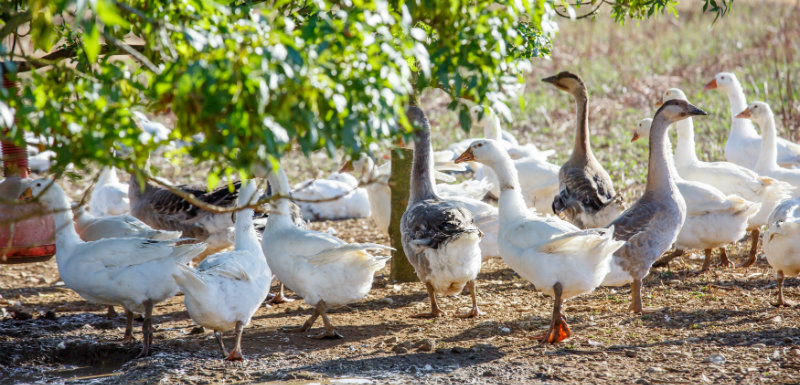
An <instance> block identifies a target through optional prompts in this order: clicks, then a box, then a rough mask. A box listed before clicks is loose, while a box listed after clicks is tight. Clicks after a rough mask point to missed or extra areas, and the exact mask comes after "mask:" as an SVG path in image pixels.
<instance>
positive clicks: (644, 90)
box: [0, 1, 800, 384]
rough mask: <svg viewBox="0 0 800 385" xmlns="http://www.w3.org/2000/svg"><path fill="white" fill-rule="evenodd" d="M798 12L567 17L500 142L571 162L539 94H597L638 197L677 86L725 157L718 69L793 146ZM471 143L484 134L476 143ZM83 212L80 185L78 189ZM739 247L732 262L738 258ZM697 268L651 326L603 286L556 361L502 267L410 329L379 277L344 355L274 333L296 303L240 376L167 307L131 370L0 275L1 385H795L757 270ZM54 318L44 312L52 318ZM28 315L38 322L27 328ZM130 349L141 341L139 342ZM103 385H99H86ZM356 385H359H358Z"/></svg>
mask: <svg viewBox="0 0 800 385" xmlns="http://www.w3.org/2000/svg"><path fill="white" fill-rule="evenodd" d="M799 4H800V2H775V3H761V2H743V1H737V2H736V3H735V6H734V9H733V11H732V13H731V14H730V15H729V16H727V17H725V18H723V19H720V20H719V21H717V23H716V24H712V17H710V16H708V15H702V14H701V13H700V12H699V5H698V3H694V2H693V3H691V4H685V5H684V6H683V7H682V11H681V13H680V17H679V18H678V19H674V18H672V17H671V16H659V17H657V18H656V19H654V20H649V21H644V22H641V23H638V24H637V23H634V22H629V23H627V24H626V25H624V26H619V25H617V24H615V23H614V22H613V21H612V20H610V19H608V17H607V16H606V15H599V16H598V17H597V19H596V20H594V21H589V20H580V21H568V20H561V21H560V27H561V32H560V33H559V35H558V36H557V38H556V40H555V44H554V48H553V56H552V58H551V59H548V60H537V61H536V62H535V63H534V70H533V72H532V73H531V74H530V75H529V76H528V82H527V86H526V89H525V93H524V96H523V99H524V105H522V106H519V105H517V106H514V107H512V111H513V113H514V122H513V123H511V124H510V125H509V127H508V129H509V130H510V131H512V132H513V133H514V134H515V135H517V138H518V139H519V140H520V142H523V143H524V142H533V143H536V144H537V145H538V146H539V147H540V148H542V149H551V148H552V149H555V150H556V155H555V156H554V157H553V158H551V160H552V161H553V162H554V163H557V164H560V163H561V162H562V161H563V160H564V159H566V157H568V156H569V151H570V148H571V143H572V139H573V130H574V105H573V102H572V100H571V99H570V98H569V96H568V95H566V94H564V93H562V92H560V91H557V90H555V89H554V88H552V87H550V86H548V85H546V84H543V83H541V82H540V81H539V79H540V78H542V77H544V76H548V75H551V74H553V73H555V72H558V71H560V70H564V69H568V70H571V71H573V72H576V73H578V74H580V75H581V76H582V77H583V78H584V80H585V82H586V84H587V85H588V87H589V90H590V97H591V99H590V126H591V131H592V135H593V139H592V144H593V146H594V151H595V154H596V155H597V156H598V158H599V159H600V161H601V162H602V163H603V165H604V166H605V167H606V168H607V169H608V171H609V173H610V174H611V175H612V178H613V179H614V182H615V183H616V184H617V186H619V187H620V189H621V190H622V191H623V193H624V196H625V198H626V200H627V201H628V202H630V201H632V200H633V199H634V198H635V197H636V196H637V195H638V194H639V193H640V192H641V190H642V184H643V181H644V178H645V175H646V166H645V165H646V147H647V146H646V143H639V142H637V143H633V144H631V143H630V142H629V139H630V135H631V129H632V127H633V126H634V125H635V124H636V122H638V121H639V120H640V119H642V118H645V117H652V114H653V113H654V111H655V107H654V103H655V102H656V101H657V100H658V98H659V97H660V95H661V93H662V92H663V91H664V90H665V89H666V88H669V87H680V88H682V89H683V90H684V91H685V92H686V94H687V95H688V96H689V98H690V100H691V102H693V103H695V104H696V105H698V106H700V107H702V108H703V109H705V110H706V111H708V112H709V113H710V115H709V116H707V117H703V118H699V119H695V130H696V133H697V143H698V147H699V155H700V157H701V158H704V159H721V158H722V148H723V146H724V138H725V137H726V136H727V129H728V128H729V125H730V114H729V109H728V101H727V98H726V97H725V95H724V94H722V93H720V92H705V91H702V86H703V85H704V84H705V83H706V82H708V81H709V80H710V79H711V77H712V76H713V75H714V74H715V73H717V72H719V71H723V70H724V71H731V72H734V73H736V75H737V76H738V77H739V79H740V80H741V81H742V82H743V83H744V86H745V92H746V94H747V96H748V100H750V101H754V100H765V101H767V102H769V103H770V104H771V105H772V107H773V109H774V110H775V111H776V114H777V115H778V116H777V124H778V127H779V130H780V134H781V135H782V136H784V137H790V138H793V139H795V140H797V139H798V135H800V133H798V130H800V126H799V125H800V82H798V80H797V79H798V77H800V60H798V53H800V23H798V20H800V5H799ZM423 102H424V103H423V107H424V108H425V110H426V111H427V112H428V114H429V116H430V118H431V121H432V126H433V129H434V139H435V142H436V146H437V147H444V146H446V144H448V143H452V142H453V141H455V140H458V139H461V138H464V137H466V134H465V133H464V132H463V131H462V130H461V129H460V128H459V127H458V123H457V122H458V120H457V118H456V116H455V115H454V114H453V113H452V112H450V111H448V110H447V109H446V105H447V103H448V102H449V101H448V100H446V99H444V98H443V97H442V96H441V94H440V93H437V92H429V93H426V95H425V97H424V98H423ZM475 135H479V134H477V133H476V134H475ZM312 160H313V162H309V161H307V160H305V159H304V158H302V157H300V156H299V154H295V155H294V156H291V157H289V158H288V159H286V162H285V163H284V165H285V167H286V169H287V170H288V171H289V172H290V177H291V178H292V181H293V182H298V181H300V180H302V179H305V178H308V177H314V176H316V177H320V176H325V175H326V174H327V173H329V172H330V171H333V170H335V169H336V164H338V162H339V160H338V159H337V160H329V159H328V158H327V157H326V156H323V155H318V154H315V155H313V156H312ZM164 167H165V170H164V171H165V172H164V176H166V177H168V178H171V179H172V180H174V181H176V182H181V183H184V182H203V181H204V180H205V177H204V175H203V174H202V167H197V166H189V165H186V166H184V167H182V168H175V167H171V166H170V167H168V166H166V165H165V166H164ZM71 186H72V188H71V189H70V193H71V194H72V195H73V196H74V197H76V198H77V197H78V196H79V195H80V194H81V193H82V189H83V188H84V187H85V183H84V184H81V182H80V181H76V183H74V184H72V185H71ZM313 226H314V227H315V228H317V229H321V230H330V231H334V232H336V233H337V235H339V236H341V237H342V238H344V239H346V240H350V241H353V240H358V241H374V242H383V243H386V242H388V240H387V239H386V238H385V237H383V236H382V235H381V234H379V233H377V232H375V231H373V230H372V229H373V227H374V226H373V225H372V224H371V222H370V221H369V220H348V221H339V222H321V223H315V224H313ZM745 246H746V244H745V243H739V244H737V245H733V246H731V247H730V248H729V255H731V257H732V258H733V259H734V260H736V261H741V260H742V258H743V257H744V255H745V249H746V248H745ZM700 263H701V260H700V259H699V255H694V256H690V257H685V258H684V259H683V260H679V261H675V262H673V264H672V265H671V266H670V269H662V270H655V271H653V273H652V274H651V275H650V277H649V278H648V279H647V280H646V282H645V289H644V290H645V298H644V301H645V305H646V306H654V307H658V308H661V310H660V311H659V312H657V313H655V314H652V315H645V316H632V315H629V314H627V313H626V312H625V310H626V309H627V307H628V302H629V298H630V294H629V289H628V288H627V287H622V288H601V289H598V290H596V291H595V292H594V293H592V294H590V295H586V296H582V297H579V298H576V299H573V300H570V301H568V302H567V303H566V316H567V319H568V321H569V322H570V325H571V327H572V330H573V333H574V337H573V338H571V339H569V340H567V341H566V342H565V343H562V344H559V345H556V346H540V345H539V344H538V343H536V342H534V341H530V340H529V339H528V337H529V336H531V335H534V334H538V333H541V332H543V331H544V329H545V327H546V325H547V323H548V322H549V317H550V311H551V306H552V301H551V299H550V298H549V297H547V296H545V295H542V294H540V293H538V292H536V291H535V290H534V288H533V287H532V285H531V284H530V283H528V282H526V281H524V280H522V279H520V278H519V277H518V276H517V275H516V274H514V273H513V271H511V270H509V269H508V268H507V267H506V266H505V265H504V264H503V263H502V261H501V260H490V261H488V262H486V263H485V264H484V269H483V272H482V274H481V276H480V277H479V280H480V281H479V290H480V299H479V300H480V303H481V306H482V309H483V310H484V311H485V312H486V315H485V316H483V317H481V318H478V319H475V320H461V319H453V318H444V319H439V320H434V321H425V320H417V319H411V318H409V316H410V315H411V314H413V313H416V312H418V311H421V310H422V309H424V308H426V306H428V303H427V296H426V295H425V293H424V289H423V287H422V285H421V284H419V283H410V284H393V283H391V282H389V281H388V279H387V278H386V275H387V274H388V270H384V271H382V272H381V273H382V274H381V275H379V276H378V277H377V278H376V281H375V285H374V287H375V289H374V290H373V291H372V292H371V294H370V295H369V297H368V298H366V299H365V300H364V301H362V302H360V303H357V304H354V305H352V306H349V307H346V308H342V309H338V310H336V311H334V312H333V314H332V317H331V318H332V322H334V324H335V325H337V326H338V327H339V328H340V331H341V332H342V334H344V335H345V337H346V338H345V339H344V340H337V341H316V340H309V339H307V338H305V337H303V336H301V335H288V334H285V333H282V332H280V331H278V330H277V328H278V327H280V326H284V325H294V324H299V323H301V322H302V321H303V320H304V319H305V317H307V315H308V314H309V307H308V306H307V305H305V304H302V303H300V302H299V301H296V302H292V303H289V304H284V305H278V306H276V307H272V308H262V309H261V310H259V312H258V313H257V314H256V316H255V317H254V320H253V323H252V324H251V326H250V327H249V328H248V329H246V330H245V337H244V339H245V342H244V343H245V346H244V353H245V355H246V356H247V358H248V360H247V361H245V362H243V363H239V364H230V363H225V362H222V361H221V360H220V359H219V357H218V352H217V348H216V344H215V343H214V341H213V338H212V336H211V333H210V331H207V330H206V331H205V332H200V333H199V334H193V333H194V332H193V329H194V325H193V324H192V322H191V320H190V319H189V318H188V316H187V314H186V312H185V310H184V308H183V303H182V301H183V298H182V297H176V298H174V299H172V300H171V301H170V302H168V303H167V304H164V305H161V306H158V307H157V308H156V310H155V315H156V323H157V324H159V329H158V331H157V332H156V341H155V346H154V349H155V354H154V355H153V356H152V357H149V358H146V359H141V360H132V357H134V356H135V355H136V353H137V349H138V345H120V344H118V343H116V342H113V340H114V339H116V338H119V337H121V335H122V328H124V319H123V318H121V317H119V318H115V319H112V320H107V319H105V318H104V317H103V316H102V314H103V313H104V309H103V308H102V307H100V306H94V305H89V304H87V303H86V302H85V301H83V300H82V299H80V298H79V297H78V296H77V295H75V294H74V293H73V292H71V291H70V290H68V289H65V288H64V287H63V286H62V285H60V284H59V282H58V276H57V268H56V266H55V261H50V262H48V263H44V264H37V265H24V266H23V265H19V266H5V265H0V296H2V297H0V307H2V308H3V309H5V310H4V311H2V312H0V384H12V383H20V382H36V381H40V382H59V381H63V379H69V378H73V379H74V378H75V377H79V378H78V379H77V380H75V381H74V382H70V383H87V384H88V383H97V384H130V383H140V384H145V383H148V384H149V383H156V382H163V383H191V384H209V383H223V382H224V383H242V382H271V381H275V382H279V383H284V382H286V381H289V383H293V384H294V383H297V384H299V383H308V382H309V381H316V382H326V381H328V380H327V379H329V378H332V377H344V378H348V379H351V380H352V381H351V383H373V382H374V383H398V384H407V383H436V384H440V383H441V384H449V383H459V384H460V383H498V384H538V383H602V384H618V383H638V384H656V383H687V384H688V383H691V384H696V383H743V384H744V383H746V384H755V383H764V384H767V383H769V384H776V383H798V382H800V349H798V347H797V346H798V344H799V343H800V329H799V328H800V314H799V313H798V310H797V309H796V308H792V309H786V308H782V309H775V308H773V307H772V306H771V305H770V304H769V302H770V301H772V300H774V296H775V283H774V279H773V275H772V272H771V270H770V269H769V266H768V265H767V264H766V262H765V261H764V260H763V259H759V261H758V262H757V264H756V265H755V266H754V267H752V268H749V269H741V268H731V267H717V268H714V269H712V272H711V273H710V274H707V275H701V276H693V275H691V274H689V273H690V271H692V270H696V269H698V268H699V267H700ZM786 287H787V289H786V290H787V296H788V298H789V299H794V300H798V299H800V293H798V290H800V288H798V280H797V279H796V278H793V279H790V280H787V282H786ZM468 301H469V300H468V297H466V296H459V297H454V298H447V299H445V300H444V301H443V308H444V309H445V310H446V311H448V312H449V313H450V314H452V313H454V312H456V311H459V312H460V311H464V310H466V309H467V306H468ZM48 311H49V312H52V313H48ZM29 316H30V317H32V318H33V319H26V318H29ZM135 327H137V329H136V332H135V335H136V336H137V338H140V334H139V329H138V328H139V327H140V324H138V323H137V324H136V325H135ZM96 376H99V377H96ZM358 381H361V382H358Z"/></svg>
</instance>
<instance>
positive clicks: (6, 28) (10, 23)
mask: <svg viewBox="0 0 800 385" xmlns="http://www.w3.org/2000/svg"><path fill="white" fill-rule="evenodd" d="M29 21H31V13H30V11H23V12H20V13H17V14H15V15H12V16H11V17H10V18H8V20H6V21H5V22H6V24H5V25H3V28H0V40H2V39H5V38H6V36H8V35H10V34H12V33H14V31H16V30H17V28H18V27H19V26H20V25H22V24H25V23H27V22H29Z"/></svg>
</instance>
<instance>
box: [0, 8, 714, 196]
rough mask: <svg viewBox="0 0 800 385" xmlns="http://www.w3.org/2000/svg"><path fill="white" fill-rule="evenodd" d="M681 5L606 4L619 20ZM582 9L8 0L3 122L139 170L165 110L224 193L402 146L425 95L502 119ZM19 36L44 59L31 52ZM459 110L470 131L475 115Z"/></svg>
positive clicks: (81, 156) (65, 159)
mask: <svg viewBox="0 0 800 385" xmlns="http://www.w3.org/2000/svg"><path fill="white" fill-rule="evenodd" d="M711 2H712V3H713V4H714V6H716V4H718V3H719V2H714V1H713V0H712V1H711ZM675 3H676V2H675V1H672V0H650V1H648V0H644V1H637V2H632V1H617V2H613V3H609V4H611V5H610V7H611V10H612V15H613V16H614V17H616V18H618V19H620V20H624V19H625V18H641V17H645V16H650V15H652V14H653V12H654V11H653V10H654V9H655V10H656V11H658V10H661V12H663V10H664V9H665V7H666V8H669V7H672V8H674V6H675ZM722 4H724V7H723V8H722V9H724V10H727V9H728V4H729V3H722ZM584 5H587V6H593V7H594V6H595V5H597V6H599V5H602V2H591V3H584ZM707 5H708V1H707ZM574 6H581V3H577V4H572V5H570V4H568V3H565V2H558V1H556V2H553V1H551V0H518V1H513V2H494V1H481V0H472V1H458V0H456V1H440V0H417V1H404V0H392V1H385V0H383V1H362V0H346V1H333V0H316V1H299V0H273V1H242V0H235V1H230V0H228V1H225V0H220V1H213V0H185V1H179V2H174V1H167V0H127V1H115V0H92V1H86V0H55V1H47V0H31V1H27V2H23V1H10V2H5V3H4V5H2V6H1V7H2V9H0V20H2V23H3V25H2V27H0V38H2V42H3V44H2V45H0V55H2V57H3V58H2V60H3V64H2V67H0V70H1V71H2V73H3V76H5V77H7V78H8V79H11V80H17V81H19V82H20V83H21V88H20V91H19V93H18V94H15V92H14V91H13V90H9V89H0V93H1V94H2V99H3V101H4V102H3V103H0V117H2V119H0V124H4V125H5V126H6V127H9V128H10V130H8V132H7V133H6V134H4V135H5V138H6V139H10V140H13V141H15V142H18V143H23V142H24V138H23V135H22V132H23V131H29V132H33V133H36V134H37V135H41V136H43V137H46V138H48V140H49V141H50V143H51V149H52V150H53V151H55V152H56V154H57V157H56V161H57V164H56V166H55V170H56V171H58V170H63V169H64V167H65V166H66V165H67V164H68V163H73V164H74V165H75V167H76V168H78V169H79V170H80V169H85V168H87V167H89V166H91V165H93V164H94V165H98V164H99V165H114V166H117V167H121V168H124V169H128V170H131V169H139V168H143V167H144V166H145V162H146V160H147V157H148V156H149V154H150V153H151V152H153V151H155V150H156V149H157V148H158V147H159V146H160V145H162V144H164V143H159V142H156V141H155V140H156V139H155V138H151V139H150V140H149V141H147V142H142V141H141V140H140V134H141V128H140V127H139V126H138V125H137V122H136V121H135V120H134V119H133V116H132V111H134V110H141V111H146V112H149V113H154V112H159V111H167V110H169V111H171V112H172V113H174V114H175V117H176V121H177V123H176V125H175V128H174V130H173V131H172V133H171V136H170V138H169V139H170V140H176V139H177V140H186V141H188V142H189V145H187V146H185V147H180V148H178V149H173V150H171V151H169V152H168V153H167V154H168V155H169V156H173V157H176V158H177V157H178V156H182V155H188V156H190V157H191V158H192V159H193V160H194V161H195V162H210V163H211V164H212V165H213V168H212V172H211V173H210V175H209V184H211V185H214V184H216V181H218V180H219V178H220V176H222V175H230V174H234V173H237V172H240V173H244V174H251V173H253V172H255V171H257V170H258V169H259V168H260V167H263V166H265V165H269V164H271V163H273V162H276V161H277V159H279V158H280V156H281V155H282V154H284V153H285V152H286V151H288V150H289V149H290V148H291V147H292V146H299V148H300V149H301V150H302V151H303V152H304V153H306V154H307V153H309V152H311V151H314V150H318V149H327V150H328V151H329V152H332V151H333V150H334V149H336V148H342V149H345V151H346V152H347V153H349V154H356V153H360V152H364V151H368V148H369V147H368V146H369V145H370V144H371V143H374V142H376V141H381V140H385V139H389V138H395V137H398V136H402V135H408V133H409V130H410V129H411V127H410V126H409V125H408V122H407V120H406V119H405V116H404V113H403V110H404V107H405V105H406V104H407V103H408V102H409V100H413V99H414V98H415V97H416V95H417V94H418V93H419V92H420V91H422V90H424V89H425V88H427V87H437V88H441V89H443V90H445V91H446V92H447V93H449V94H450V95H451V96H452V97H453V98H454V100H457V98H462V99H468V100H471V101H473V102H475V103H481V104H489V105H491V106H493V107H495V108H496V109H498V110H501V111H504V110H507V108H505V109H504V106H505V103H506V102H507V97H506V96H505V95H506V92H504V90H505V89H506V88H508V87H511V86H513V85H515V84H519V83H520V82H521V81H522V78H523V73H524V71H525V70H526V69H527V68H529V66H530V59H531V58H532V57H539V56H544V55H547V54H548V53H549V49H550V43H551V38H552V33H551V32H552V28H548V27H547V26H548V24H549V23H552V18H553V16H554V12H556V11H557V10H558V9H562V10H564V9H568V8H569V9H572V7H574ZM595 9H596V8H595ZM719 9H720V8H719V7H717V8H716V9H714V8H711V9H709V10H710V11H713V12H717V13H720V11H719ZM724 12H725V11H722V13H724ZM25 39H30V41H31V42H33V45H34V47H35V48H36V51H35V52H25V51H24V50H23V49H21V47H22V44H21V42H22V41H23V40H25ZM42 67H44V68H43V69H40V70H35V69H37V68H42ZM451 107H452V108H454V109H459V116H460V118H461V119H460V120H461V122H462V126H463V127H465V128H467V129H468V128H469V123H470V122H469V113H468V110H467V108H466V106H464V105H462V104H459V103H456V102H454V103H453V104H452V105H451ZM14 121H16V123H14ZM197 134H202V139H201V140H191V139H190V138H192V137H194V138H197V137H198V136H197ZM112 153H114V154H117V156H111V154H112Z"/></svg>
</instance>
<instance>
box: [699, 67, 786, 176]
mask: <svg viewBox="0 0 800 385" xmlns="http://www.w3.org/2000/svg"><path fill="white" fill-rule="evenodd" d="M704 89H706V90H711V89H718V90H721V91H723V92H725V93H726V94H727V95H728V100H729V101H730V107H731V108H730V109H731V133H730V135H728V141H727V142H726V143H725V158H727V159H728V161H730V162H733V163H736V164H738V165H740V166H744V167H747V168H749V169H751V170H756V160H757V159H758V158H759V151H760V150H761V138H760V137H759V136H758V132H756V130H755V128H753V124H752V123H751V122H749V121H747V120H746V119H742V118H738V117H737V116H736V114H738V113H740V112H742V111H743V110H744V109H745V107H747V99H746V98H745V95H744V91H743V90H742V85H741V84H740V83H739V79H737V78H736V75H734V74H732V73H730V72H720V73H718V74H716V75H714V79H711V81H710V82H708V84H706V85H705V87H704ZM776 145H777V153H776V161H777V163H778V164H780V165H782V166H784V167H797V166H798V165H800V145H798V144H796V143H792V142H790V141H788V140H786V139H783V138H777V139H776ZM756 171H757V170H756ZM759 174H761V173H760V172H759Z"/></svg>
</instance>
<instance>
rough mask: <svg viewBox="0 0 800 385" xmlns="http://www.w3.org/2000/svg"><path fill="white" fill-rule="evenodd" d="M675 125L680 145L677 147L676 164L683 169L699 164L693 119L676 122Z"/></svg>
mask: <svg viewBox="0 0 800 385" xmlns="http://www.w3.org/2000/svg"><path fill="white" fill-rule="evenodd" d="M674 125H675V130H676V131H678V145H677V146H676V147H675V163H676V164H677V166H679V167H683V166H688V165H690V164H692V163H696V162H699V160H698V159H697V153H696V152H695V143H694V122H693V121H692V118H686V119H683V120H681V121H678V122H675V123H674Z"/></svg>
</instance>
